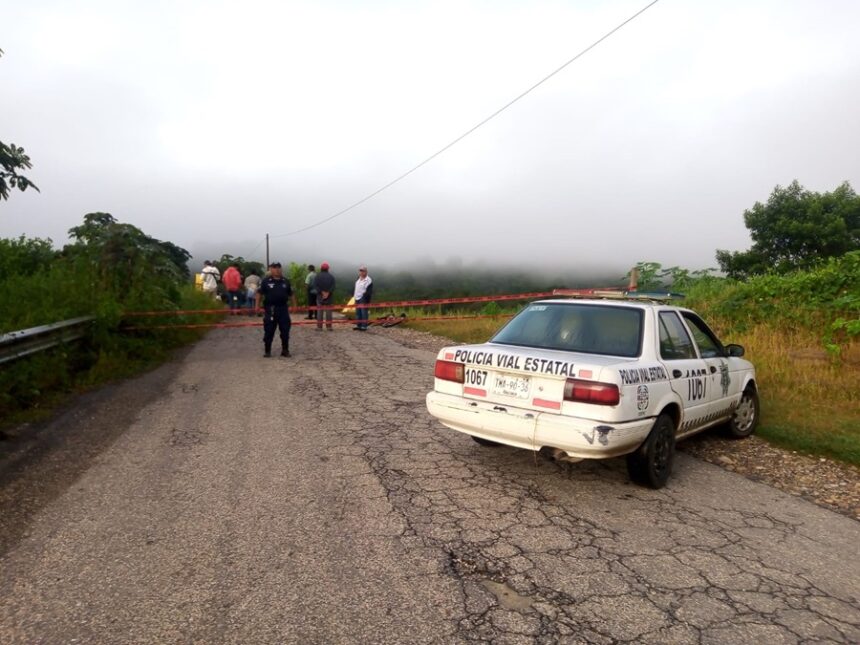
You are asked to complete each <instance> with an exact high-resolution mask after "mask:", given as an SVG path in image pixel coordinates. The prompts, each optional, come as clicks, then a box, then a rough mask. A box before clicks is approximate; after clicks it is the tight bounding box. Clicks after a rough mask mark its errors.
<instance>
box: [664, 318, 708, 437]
mask: <svg viewBox="0 0 860 645" xmlns="http://www.w3.org/2000/svg"><path fill="white" fill-rule="evenodd" d="M658 327H659V330H660V359H661V360H662V362H663V364H664V365H665V366H666V372H667V373H668V374H669V383H670V385H671V386H672V389H673V390H674V391H675V392H676V393H677V394H678V396H679V397H680V398H681V402H682V404H683V406H684V414H683V415H682V419H681V426H680V427H679V428H678V434H679V435H681V434H685V433H687V432H690V431H692V430H695V429H696V428H698V427H700V426H702V425H704V424H705V423H707V418H708V415H709V414H710V401H709V399H708V396H709V392H708V390H709V389H710V388H709V385H710V379H709V378H708V374H709V372H708V366H707V365H706V364H705V361H704V360H703V359H702V358H701V357H699V354H698V351H697V349H696V345H695V344H694V343H693V339H692V338H691V336H690V332H689V331H688V330H687V326H686V325H684V323H683V321H682V320H681V317H680V316H679V315H678V313H677V312H676V311H674V310H668V309H667V310H662V311H660V312H659V315H658Z"/></svg>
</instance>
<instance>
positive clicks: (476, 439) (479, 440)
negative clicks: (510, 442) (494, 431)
mask: <svg viewBox="0 0 860 645" xmlns="http://www.w3.org/2000/svg"><path fill="white" fill-rule="evenodd" d="M469 436H470V437H472V441H474V442H475V443H477V444H478V445H481V446H484V447H485V448H498V447H499V446H501V445H502V444H500V443H497V442H495V441H490V440H489V439H484V438H483V437H476V436H474V435H469Z"/></svg>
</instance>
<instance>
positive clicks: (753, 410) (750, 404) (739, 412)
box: [726, 387, 759, 439]
mask: <svg viewBox="0 0 860 645" xmlns="http://www.w3.org/2000/svg"><path fill="white" fill-rule="evenodd" d="M758 413H759V404H758V393H757V392H756V391H755V389H754V388H751V387H748V388H747V389H745V390H744V393H743V394H742V395H741V400H740V401H739V402H738V407H736V408H735V411H734V414H732V418H731V419H730V420H729V422H728V423H727V424H726V431H727V432H728V435H729V436H730V437H732V438H733V439H743V438H744V437H749V436H750V435H751V434H752V433H753V432H755V429H756V426H757V425H758Z"/></svg>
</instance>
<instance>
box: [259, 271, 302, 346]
mask: <svg viewBox="0 0 860 645" xmlns="http://www.w3.org/2000/svg"><path fill="white" fill-rule="evenodd" d="M287 302H289V303H290V304H292V306H293V309H295V308H296V294H294V293H293V288H292V287H291V286H290V283H289V281H288V280H286V279H285V278H284V274H283V272H282V271H281V263H280V262H273V263H272V264H270V265H269V275H268V276H267V277H265V278H263V283H262V284H261V285H260V288H259V289H258V290H257V309H259V308H260V305H261V303H262V305H263V306H264V307H265V309H264V312H263V345H264V346H265V349H266V353H265V354H263V356H265V357H266V358H268V357H269V356H271V355H272V340H273V339H274V338H275V328H276V327H277V328H278V329H279V330H280V332H281V356H289V355H290V325H291V324H292V323H291V321H290V311H289V309H288V308H287Z"/></svg>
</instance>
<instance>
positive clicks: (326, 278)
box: [314, 262, 334, 331]
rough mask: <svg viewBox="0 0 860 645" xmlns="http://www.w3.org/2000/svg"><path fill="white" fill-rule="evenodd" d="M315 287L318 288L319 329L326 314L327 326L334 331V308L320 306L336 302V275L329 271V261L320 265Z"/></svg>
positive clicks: (328, 305)
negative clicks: (332, 322) (332, 321)
mask: <svg viewBox="0 0 860 645" xmlns="http://www.w3.org/2000/svg"><path fill="white" fill-rule="evenodd" d="M314 288H315V289H316V290H317V329H322V326H323V314H325V321H326V328H327V329H328V330H329V331H332V324H331V319H332V310H331V309H330V308H329V309H325V310H323V309H320V308H319V307H330V306H331V305H332V303H334V276H333V275H332V274H331V272H330V271H329V265H328V262H323V263H322V264H321V265H320V272H319V273H317V274H316V277H315V278H314Z"/></svg>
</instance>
